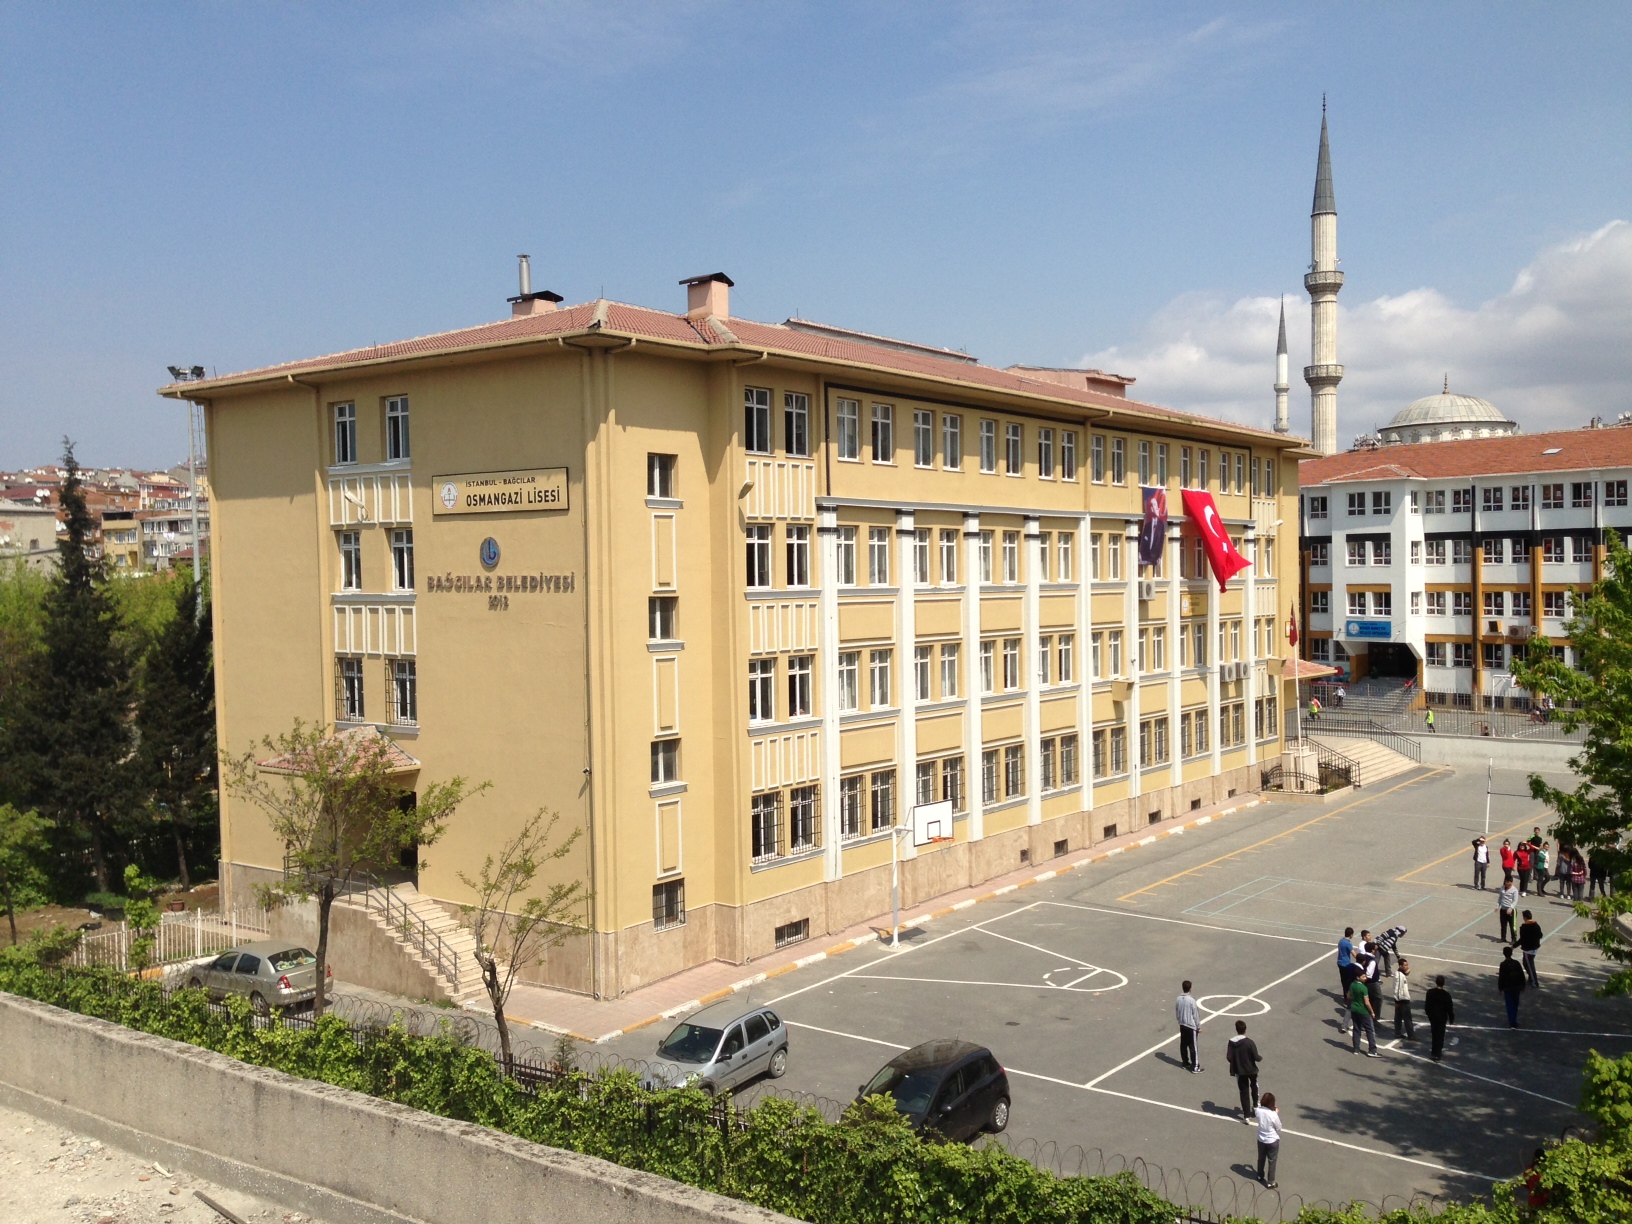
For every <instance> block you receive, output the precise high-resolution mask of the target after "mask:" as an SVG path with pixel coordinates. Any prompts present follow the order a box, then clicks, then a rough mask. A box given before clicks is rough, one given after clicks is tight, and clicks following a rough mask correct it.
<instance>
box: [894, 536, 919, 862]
mask: <svg viewBox="0 0 1632 1224" xmlns="http://www.w3.org/2000/svg"><path fill="white" fill-rule="evenodd" d="M914 538H915V532H914V530H913V515H912V511H911V510H897V511H896V512H895V539H896V544H897V547H896V558H897V560H896V565H897V566H898V568H899V573H898V580H897V582H896V584H895V586H896V590H897V591H899V592H900V593H899V594H898V595H897V596H896V600H895V640H896V641H897V642H899V643H900V648H899V653H900V655H901V666H900V669H899V671H898V672H897V673H896V678H897V679H898V680H899V681H900V684H901V687H900V689H899V690H898V692H899V694H900V696H899V699H898V700H897V701H896V706H897V707H898V708H899V709H900V711H901V717H900V719H899V720H898V725H897V729H896V738H895V743H896V759H897V760H899V761H900V762H901V773H902V779H901V794H902V797H903V800H904V802H903V803H902V805H901V810H902V811H903V812H909V813H910V811H911V809H912V807H913V806H914V805H915V804H916V803H917V802H918V676H917V670H918V665H917V648H918V601H917V592H918V574H917V571H916V570H915V569H914V568H913V557H912V550H913V542H914ZM903 823H905V822H903ZM901 857H902V858H904V859H909V858H917V857H918V847H917V846H915V845H913V843H912V839H911V838H910V837H904V838H902V839H901Z"/></svg>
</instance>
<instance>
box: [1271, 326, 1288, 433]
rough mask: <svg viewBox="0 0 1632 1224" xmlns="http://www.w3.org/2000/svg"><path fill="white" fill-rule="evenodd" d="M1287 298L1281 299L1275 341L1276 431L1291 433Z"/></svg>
mask: <svg viewBox="0 0 1632 1224" xmlns="http://www.w3.org/2000/svg"><path fill="white" fill-rule="evenodd" d="M1286 378H1287V369H1286V299H1285V298H1284V297H1283V298H1282V299H1281V336H1280V339H1279V340H1277V341H1276V342H1275V432H1276V433H1289V432H1290V431H1291V429H1292V425H1291V423H1290V422H1289V421H1288V420H1287V419H1286V393H1287V392H1288V391H1290V390H1291V389H1292V385H1291V384H1290V383H1288V382H1287V381H1286Z"/></svg>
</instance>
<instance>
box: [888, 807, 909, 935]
mask: <svg viewBox="0 0 1632 1224" xmlns="http://www.w3.org/2000/svg"><path fill="white" fill-rule="evenodd" d="M908 827H909V828H910V827H911V826H910V825H909V826H908ZM890 913H891V921H890V947H891V949H892V950H893V949H896V948H899V947H900V946H901V826H900V825H895V826H894V827H892V828H891V829H890Z"/></svg>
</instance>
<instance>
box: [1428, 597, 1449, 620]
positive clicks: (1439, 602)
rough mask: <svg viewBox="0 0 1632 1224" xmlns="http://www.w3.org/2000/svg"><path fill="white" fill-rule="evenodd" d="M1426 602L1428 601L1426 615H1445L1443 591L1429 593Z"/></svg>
mask: <svg viewBox="0 0 1632 1224" xmlns="http://www.w3.org/2000/svg"><path fill="white" fill-rule="evenodd" d="M1427 600H1428V615H1429V616H1444V615H1445V592H1444V591H1429V592H1428V596H1427Z"/></svg>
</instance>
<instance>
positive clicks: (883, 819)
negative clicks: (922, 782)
mask: <svg viewBox="0 0 1632 1224" xmlns="http://www.w3.org/2000/svg"><path fill="white" fill-rule="evenodd" d="M872 783H873V785H872V800H873V831H874V832H875V833H876V832H877V831H878V830H880V829H887V828H889V827H890V826H891V825H893V824H894V823H895V770H893V769H889V770H880V771H879V772H878V773H875V774H874V775H873V778H872Z"/></svg>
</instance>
